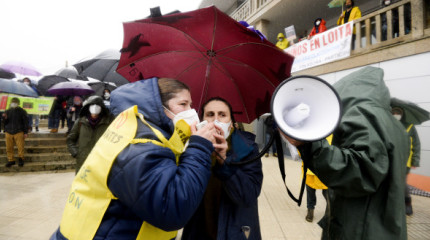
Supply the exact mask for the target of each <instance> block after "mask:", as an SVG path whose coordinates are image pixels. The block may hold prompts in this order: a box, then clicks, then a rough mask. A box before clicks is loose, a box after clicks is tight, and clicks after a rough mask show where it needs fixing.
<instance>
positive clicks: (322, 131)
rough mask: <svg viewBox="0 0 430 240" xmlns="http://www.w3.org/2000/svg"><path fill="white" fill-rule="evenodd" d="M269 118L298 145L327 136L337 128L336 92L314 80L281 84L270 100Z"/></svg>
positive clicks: (338, 104)
mask: <svg viewBox="0 0 430 240" xmlns="http://www.w3.org/2000/svg"><path fill="white" fill-rule="evenodd" d="M271 108H272V116H273V119H274V120H275V122H276V124H277V125H278V128H279V129H280V130H281V131H282V132H283V133H285V134H286V135H287V136H289V137H291V138H293V139H296V140H300V141H316V140H320V139H323V138H326V137H327V136H329V135H330V134H331V133H332V132H333V131H334V130H335V128H336V127H337V125H338V124H339V121H340V118H341V108H342V107H341V101H340V98H339V95H338V94H337V92H336V90H335V89H334V88H333V87H332V86H331V85H330V84H329V83H327V82H326V81H324V80H322V79H321V78H318V77H315V76H307V75H303V76H295V77H291V78H289V79H287V80H285V81H283V82H282V83H281V84H280V85H279V86H278V87H277V88H276V89H275V92H274V93H273V96H272V103H271Z"/></svg>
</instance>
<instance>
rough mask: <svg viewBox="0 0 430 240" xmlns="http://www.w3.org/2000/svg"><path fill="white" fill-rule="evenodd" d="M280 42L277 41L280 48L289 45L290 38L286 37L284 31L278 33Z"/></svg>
mask: <svg viewBox="0 0 430 240" xmlns="http://www.w3.org/2000/svg"><path fill="white" fill-rule="evenodd" d="M277 39H278V42H277V43H276V46H277V47H278V48H280V49H285V48H287V47H288V45H289V42H288V40H287V39H286V38H285V36H284V34H283V33H278V37H277Z"/></svg>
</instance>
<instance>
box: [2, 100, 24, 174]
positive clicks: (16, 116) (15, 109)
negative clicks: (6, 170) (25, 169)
mask: <svg viewBox="0 0 430 240" xmlns="http://www.w3.org/2000/svg"><path fill="white" fill-rule="evenodd" d="M3 118H4V131H5V134H6V153H7V160H8V162H7V163H6V167H11V166H12V165H15V160H14V147H15V145H16V147H17V148H18V166H20V167H22V166H24V153H25V151H24V143H25V142H24V140H25V138H26V137H27V133H28V117H27V112H26V111H25V110H24V109H22V108H21V107H20V106H19V99H18V98H16V97H14V98H12V101H11V103H10V107H9V109H8V110H6V112H5V113H3Z"/></svg>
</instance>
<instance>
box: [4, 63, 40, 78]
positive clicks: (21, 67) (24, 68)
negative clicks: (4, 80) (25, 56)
mask: <svg viewBox="0 0 430 240" xmlns="http://www.w3.org/2000/svg"><path fill="white" fill-rule="evenodd" d="M0 68H2V69H3V70H6V71H9V72H13V73H18V74H21V75H26V76H41V75H42V74H41V73H40V72H39V70H37V68H35V67H34V66H33V65H31V64H29V63H26V62H19V61H9V62H5V63H3V64H2V65H0Z"/></svg>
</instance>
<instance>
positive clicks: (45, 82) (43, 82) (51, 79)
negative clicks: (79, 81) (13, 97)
mask: <svg viewBox="0 0 430 240" xmlns="http://www.w3.org/2000/svg"><path fill="white" fill-rule="evenodd" d="M61 82H70V81H69V79H67V78H65V77H60V76H57V75H48V76H44V77H43V78H41V79H40V80H39V82H38V83H37V86H36V88H37V91H39V93H40V94H41V95H43V96H45V95H49V94H48V92H47V91H48V89H49V88H50V87H52V86H54V85H55V84H57V83H61Z"/></svg>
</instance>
